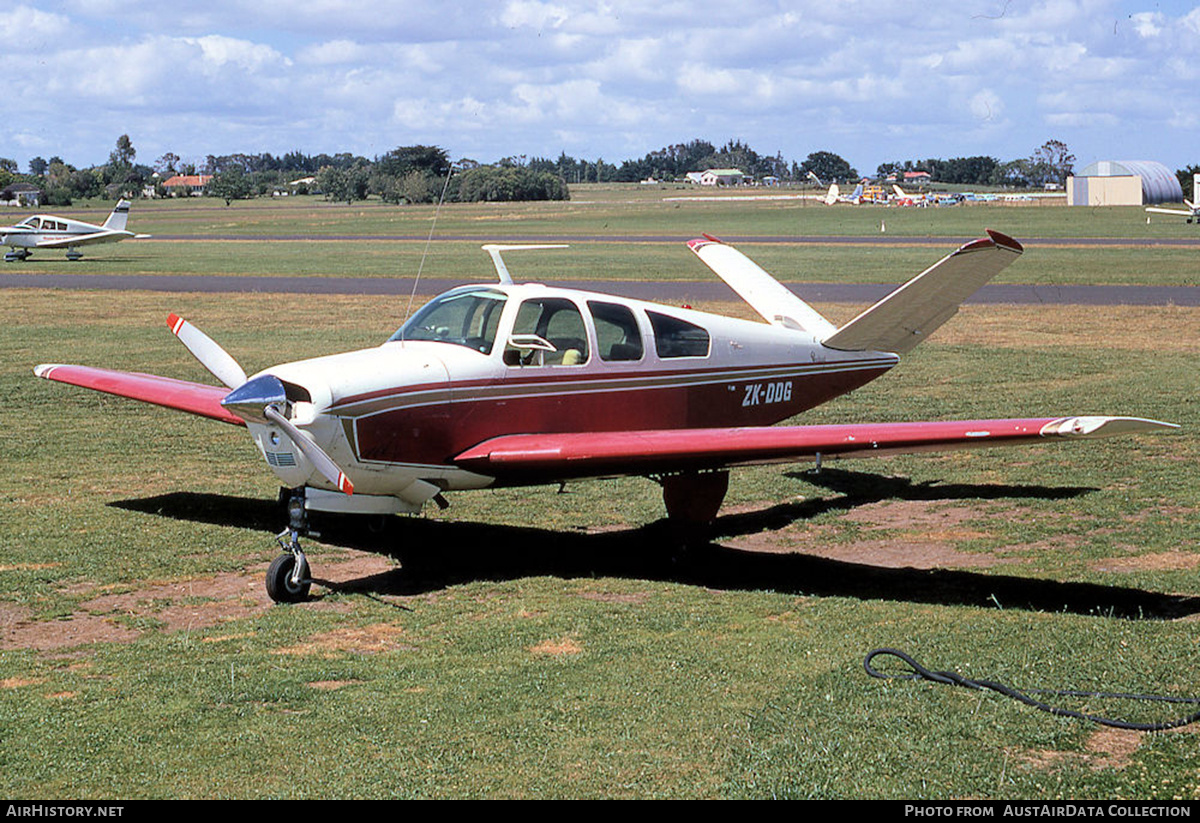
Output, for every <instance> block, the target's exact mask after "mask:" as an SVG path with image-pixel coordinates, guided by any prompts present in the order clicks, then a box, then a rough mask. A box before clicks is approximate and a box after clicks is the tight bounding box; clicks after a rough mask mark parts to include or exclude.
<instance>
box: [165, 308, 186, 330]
mask: <svg viewBox="0 0 1200 823" xmlns="http://www.w3.org/2000/svg"><path fill="white" fill-rule="evenodd" d="M182 325H183V318H182V317H180V316H179V315H178V314H176V313H175V312H171V313H170V314H169V315H167V328H169V329H170V330H171V334H179V327H180V326H182Z"/></svg>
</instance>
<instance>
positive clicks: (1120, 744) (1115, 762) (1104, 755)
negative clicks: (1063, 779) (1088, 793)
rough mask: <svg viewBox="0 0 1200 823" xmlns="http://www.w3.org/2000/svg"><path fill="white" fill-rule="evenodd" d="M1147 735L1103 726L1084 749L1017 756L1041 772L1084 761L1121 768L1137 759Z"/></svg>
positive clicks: (1094, 765) (1097, 767) (1097, 768)
mask: <svg viewBox="0 0 1200 823" xmlns="http://www.w3.org/2000/svg"><path fill="white" fill-rule="evenodd" d="M1144 738H1145V736H1144V735H1143V734H1142V733H1141V732H1136V731H1132V730H1130V729H1114V728H1110V727H1107V726H1106V727H1104V728H1101V729H1099V730H1097V731H1095V732H1093V733H1092V735H1091V736H1090V737H1089V738H1088V739H1087V742H1086V743H1084V746H1083V748H1084V751H1082V752H1062V751H1054V750H1042V751H1027V752H1022V753H1020V754H1017V755H1016V758H1017V760H1019V761H1020V762H1022V763H1024V764H1026V765H1027V766H1029V767H1031V768H1034V769H1037V770H1039V771H1051V770H1053V769H1057V768H1059V767H1061V766H1064V765H1068V764H1076V763H1077V764H1080V765H1083V766H1086V767H1088V768H1090V769H1092V770H1094V771H1100V770H1102V769H1112V770H1115V771H1120V770H1121V769H1124V768H1126V767H1128V766H1129V765H1130V764H1131V763H1132V762H1133V755H1134V754H1136V753H1137V750H1138V749H1139V748H1140V747H1141V745H1142V740H1143V739H1144Z"/></svg>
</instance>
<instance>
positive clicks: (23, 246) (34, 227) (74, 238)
mask: <svg viewBox="0 0 1200 823" xmlns="http://www.w3.org/2000/svg"><path fill="white" fill-rule="evenodd" d="M128 221H129V201H128V200H121V201H119V202H118V203H117V205H116V208H114V209H113V210H112V213H111V214H109V215H108V219H107V220H105V221H104V225H102V226H97V225H94V224H92V223H85V222H83V221H82V220H72V219H71V218H69V217H58V216H56V215H53V214H35V215H32V216H30V217H26V218H25V219H24V220H22V221H21V222H20V223H17V224H16V225H15V226H4V227H0V246H8V247H9V251H8V252H6V253H5V255H4V259H5V261H6V262H9V263H12V262H15V261H18V260H26V259H28V258H29V257H30V256H32V255H33V252H34V250H36V249H66V250H67V259H68V260H72V261H74V260H79V259H80V258H82V257H83V252H81V251H79V247H80V246H90V245H93V244H95V243H116V242H119V241H121V240H128V239H130V238H133V239H136V240H145V239H147V238H149V237H150V235H148V234H135V233H134V232H131V231H126V229H125V226H126V224H127V223H128Z"/></svg>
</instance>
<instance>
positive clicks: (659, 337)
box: [646, 311, 710, 358]
mask: <svg viewBox="0 0 1200 823" xmlns="http://www.w3.org/2000/svg"><path fill="white" fill-rule="evenodd" d="M646 316H647V317H649V318H650V327H651V328H652V329H654V348H655V351H657V352H658V356H659V357H662V358H668V357H708V348H709V342H710V341H709V336H708V332H707V331H706V330H705V329H703V328H701V327H700V326H697V325H696V324H695V323H689V322H688V321H686V320H680V319H679V318H678V317H671V316H670V315H666V314H659V313H658V312H654V311H648V312H646Z"/></svg>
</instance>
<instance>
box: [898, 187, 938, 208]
mask: <svg viewBox="0 0 1200 823" xmlns="http://www.w3.org/2000/svg"><path fill="white" fill-rule="evenodd" d="M892 192H893V193H894V194H895V195H896V197H895V198H894V201H893V202H895V203H896V204H897V205H900V206H927V205H929V198H928V197H927V196H926V195H924V194H915V193H909V192H906V191H905V190H904V189H902V188H900V187H899V186H896V185H893V186H892Z"/></svg>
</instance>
